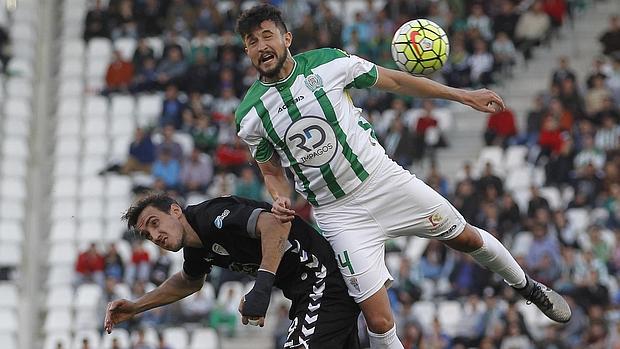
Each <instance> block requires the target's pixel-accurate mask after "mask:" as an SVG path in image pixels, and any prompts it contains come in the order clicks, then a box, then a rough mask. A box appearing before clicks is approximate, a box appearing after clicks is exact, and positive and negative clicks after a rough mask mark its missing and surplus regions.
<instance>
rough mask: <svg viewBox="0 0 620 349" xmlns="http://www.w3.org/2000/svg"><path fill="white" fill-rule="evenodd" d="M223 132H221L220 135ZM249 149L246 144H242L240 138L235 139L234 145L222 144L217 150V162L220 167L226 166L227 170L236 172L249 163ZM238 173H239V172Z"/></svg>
mask: <svg viewBox="0 0 620 349" xmlns="http://www.w3.org/2000/svg"><path fill="white" fill-rule="evenodd" d="M221 133H222V132H221V131H220V134H221ZM248 156H249V153H248V149H247V147H246V146H245V145H244V144H241V140H239V138H236V137H235V139H234V143H233V144H221V143H220V145H218V147H217V149H216V150H215V162H216V164H217V165H218V166H224V167H225V168H227V169H229V170H232V171H235V170H238V169H239V168H240V167H243V166H245V165H246V164H247V163H248V161H249V158H248ZM237 173H238V172H237Z"/></svg>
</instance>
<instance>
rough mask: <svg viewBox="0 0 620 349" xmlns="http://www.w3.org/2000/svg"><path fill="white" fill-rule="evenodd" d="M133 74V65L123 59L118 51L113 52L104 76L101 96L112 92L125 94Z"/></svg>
mask: <svg viewBox="0 0 620 349" xmlns="http://www.w3.org/2000/svg"><path fill="white" fill-rule="evenodd" d="M133 73H134V70H133V64H132V63H131V62H129V61H126V60H125V59H123V56H122V55H121V53H120V51H118V50H115V51H114V52H113V53H112V62H110V64H109V65H108V70H107V71H106V74H105V89H104V90H103V91H102V94H103V95H106V96H107V95H108V94H110V93H114V92H127V91H128V89H129V85H130V84H131V81H132V80H133Z"/></svg>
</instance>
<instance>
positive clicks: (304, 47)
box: [291, 13, 318, 52]
mask: <svg viewBox="0 0 620 349" xmlns="http://www.w3.org/2000/svg"><path fill="white" fill-rule="evenodd" d="M317 31H318V28H317V26H316V23H315V22H314V17H313V16H312V14H310V13H307V14H306V15H305V16H304V17H303V20H302V22H301V25H300V26H299V27H296V28H294V29H293V35H294V36H295V38H296V40H295V41H297V42H296V43H295V42H293V44H292V45H291V51H292V52H304V51H308V50H311V49H314V48H316V47H317V45H316V44H317V43H316V39H317V35H316V33H317Z"/></svg>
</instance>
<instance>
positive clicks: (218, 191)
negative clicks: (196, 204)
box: [207, 168, 237, 198]
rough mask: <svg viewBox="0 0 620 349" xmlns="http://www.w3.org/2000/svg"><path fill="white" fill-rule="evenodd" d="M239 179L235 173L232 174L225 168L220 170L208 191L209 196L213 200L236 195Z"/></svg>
mask: <svg viewBox="0 0 620 349" xmlns="http://www.w3.org/2000/svg"><path fill="white" fill-rule="evenodd" d="M236 181H237V177H236V176H235V175H234V173H230V172H228V171H226V170H225V168H218V170H217V172H216V174H215V176H214V177H213V182H212V183H211V185H210V186H209V188H208V189H207V194H208V196H209V197H211V198H215V197H219V196H225V195H233V194H234V193H235V182H236Z"/></svg>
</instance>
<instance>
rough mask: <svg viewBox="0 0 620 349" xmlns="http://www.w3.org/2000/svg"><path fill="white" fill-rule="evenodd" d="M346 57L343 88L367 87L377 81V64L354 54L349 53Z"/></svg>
mask: <svg viewBox="0 0 620 349" xmlns="http://www.w3.org/2000/svg"><path fill="white" fill-rule="evenodd" d="M345 59H346V69H347V75H346V78H345V89H348V88H352V87H354V88H369V87H372V86H374V84H376V83H377V79H378V78H379V75H378V72H377V66H376V65H375V64H374V63H372V62H370V61H367V60H365V59H363V58H361V57H358V56H356V55H349V56H348V57H346V58H345Z"/></svg>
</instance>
